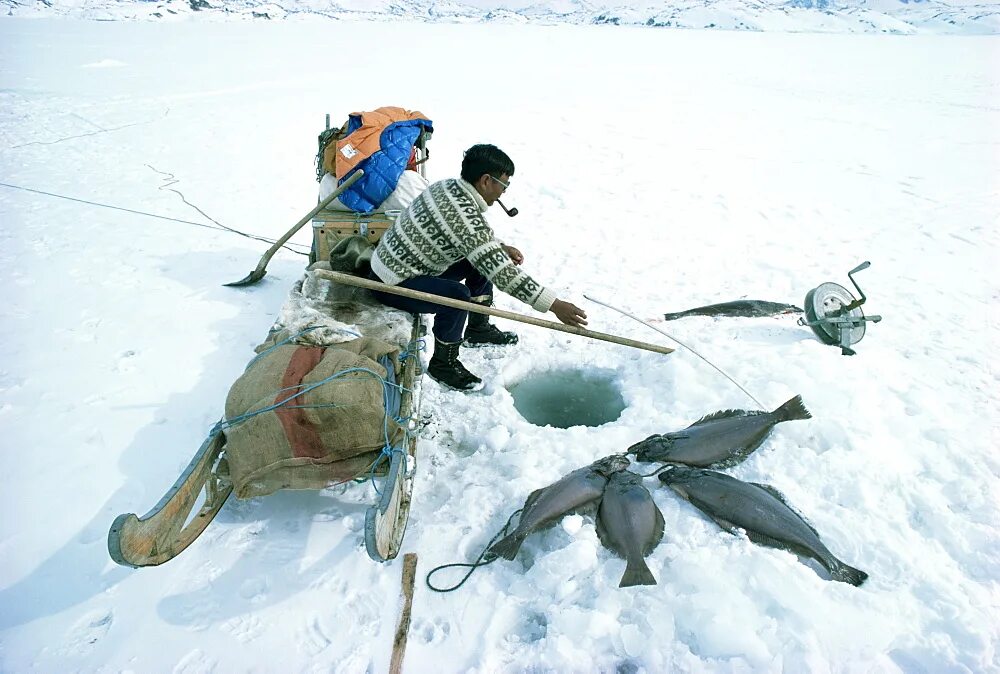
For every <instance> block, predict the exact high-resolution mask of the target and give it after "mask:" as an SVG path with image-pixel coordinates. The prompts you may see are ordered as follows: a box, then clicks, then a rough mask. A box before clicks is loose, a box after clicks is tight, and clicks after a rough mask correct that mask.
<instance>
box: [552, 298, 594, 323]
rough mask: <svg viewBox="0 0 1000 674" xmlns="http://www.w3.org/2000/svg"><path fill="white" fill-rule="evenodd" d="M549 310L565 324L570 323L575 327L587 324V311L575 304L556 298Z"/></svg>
mask: <svg viewBox="0 0 1000 674" xmlns="http://www.w3.org/2000/svg"><path fill="white" fill-rule="evenodd" d="M549 311H551V312H552V313H554V314H555V315H556V318H558V319H559V320H560V321H562V322H563V323H565V324H566V325H572V326H575V327H577V328H582V327H584V326H585V325H587V312H586V311H584V310H583V309H581V308H580V307H578V306H576V305H575V304H570V303H569V302H563V301H562V300H556V301H555V302H553V303H552V307H551V308H550V309H549Z"/></svg>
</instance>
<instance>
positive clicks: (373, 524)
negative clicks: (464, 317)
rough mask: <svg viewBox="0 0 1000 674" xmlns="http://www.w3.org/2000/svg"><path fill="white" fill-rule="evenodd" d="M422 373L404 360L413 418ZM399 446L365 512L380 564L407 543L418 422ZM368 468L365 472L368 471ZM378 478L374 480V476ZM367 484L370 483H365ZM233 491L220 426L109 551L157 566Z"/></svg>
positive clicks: (405, 413) (406, 404)
mask: <svg viewBox="0 0 1000 674" xmlns="http://www.w3.org/2000/svg"><path fill="white" fill-rule="evenodd" d="M420 332H421V330H420V319H419V317H418V318H416V319H415V320H414V322H413V330H412V333H411V339H412V342H413V343H416V340H418V339H419V338H420ZM418 376H419V371H418V357H417V356H416V354H414V355H413V356H411V357H410V358H407V359H406V360H405V361H404V365H403V368H402V372H401V376H400V378H399V380H400V383H401V384H402V386H403V389H402V393H401V396H400V405H399V416H400V418H402V419H411V417H412V416H413V414H414V412H415V401H414V395H413V393H414V391H413V387H414V385H415V384H416V380H417V378H418ZM408 423H409V424H410V428H409V429H408V430H410V431H411V433H408V434H407V435H406V436H404V439H403V440H402V441H401V444H400V446H398V447H394V448H393V452H392V454H391V457H392V458H391V460H390V461H389V465H388V470H386V469H385V467H384V463H385V462H384V461H383V466H381V467H380V468H381V470H379V471H376V474H379V473H381V472H383V471H384V478H382V479H381V482H382V486H381V488H380V497H379V500H378V502H377V503H376V504H375V505H373V506H371V507H370V508H369V509H368V511H367V513H366V515H365V548H366V549H367V551H368V555H369V556H370V557H371V558H372V559H374V560H375V561H377V562H386V561H389V560H390V559H393V558H395V557H396V555H397V554H398V553H399V549H400V546H401V545H402V542H403V534H404V532H405V531H406V522H407V519H408V517H409V514H410V498H411V495H412V493H413V475H414V472H415V469H416V437H415V435H414V434H413V433H412V431H413V425H414V422H413V421H412V419H411V420H410V421H409V422H408ZM368 472H369V471H368V470H367V469H365V470H364V471H363V473H362V475H367V474H368ZM360 476H361V475H359V474H357V473H356V472H354V471H352V472H350V473H345V474H344V475H340V476H336V479H337V480H343V481H348V480H351V479H354V478H357V477H360ZM373 479H374V478H373ZM366 488H368V486H367V485H366ZM232 492H233V484H232V481H231V480H230V478H229V465H228V463H227V461H226V444H225V436H224V435H223V433H222V432H221V431H219V430H216V429H213V432H212V433H211V434H210V435H209V437H208V439H207V440H205V442H204V444H202V446H201V448H200V449H199V450H198V453H197V454H195V456H194V458H193V459H192V460H191V463H190V464H189V465H188V467H187V468H186V469H185V470H184V472H183V473H182V474H181V476H180V477H179V478H178V479H177V482H175V483H174V485H173V486H172V487H171V488H170V489H169V490H168V491H167V493H166V494H164V495H163V498H161V499H160V501H159V503H157V504H156V505H155V506H153V509H152V510H150V511H149V512H148V513H146V514H145V515H143V516H142V517H137V516H136V515H135V514H134V513H127V514H124V515H119V516H118V517H117V518H115V521H114V523H113V524H112V525H111V529H110V531H109V532H108V553H109V554H110V555H111V559H113V560H114V561H115V562H117V563H118V564H121V565H123V566H131V567H140V566H156V565H158V564H162V563H164V562H166V561H169V560H171V559H173V558H174V557H176V556H177V555H179V554H180V553H181V552H183V551H184V550H185V549H186V548H187V547H188V546H189V545H191V543H193V542H194V540H195V539H196V538H198V536H200V535H201V533H202V532H203V531H204V530H205V529H206V528H207V527H208V525H209V524H210V523H211V522H212V520H213V519H214V518H215V516H216V515H217V514H218V513H219V510H220V509H221V508H222V506H223V505H224V504H225V502H226V500H227V499H228V498H229V496H230V494H232Z"/></svg>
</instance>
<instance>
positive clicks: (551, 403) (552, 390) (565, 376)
mask: <svg viewBox="0 0 1000 674" xmlns="http://www.w3.org/2000/svg"><path fill="white" fill-rule="evenodd" d="M508 390H509V391H510V394H511V396H513V398H514V407H515V408H516V409H517V411H518V412H520V413H521V416H522V417H524V418H525V420H527V421H528V422H530V423H532V424H535V425H536V426H554V427H556V428H569V427H571V426H600V425H601V424H606V423H608V422H611V421H615V420H616V419H618V417H620V416H621V413H622V410H624V409H625V400H624V399H623V398H622V395H621V391H620V390H619V389H618V386H617V385H616V383H615V373H614V372H613V371H611V370H550V371H547V372H539V373H537V374H535V375H531V376H529V377H527V378H525V379H522V380H521V381H519V382H517V383H515V384H512V385H511V386H509V387H508Z"/></svg>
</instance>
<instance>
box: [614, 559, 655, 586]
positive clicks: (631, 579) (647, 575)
mask: <svg viewBox="0 0 1000 674" xmlns="http://www.w3.org/2000/svg"><path fill="white" fill-rule="evenodd" d="M634 585H656V578H654V577H653V572H652V571H650V570H649V566H647V564H646V560H645V559H643V558H642V557H640V558H639V559H635V560H632V559H630V560H628V562H627V564H626V565H625V573H624V574H623V575H622V579H621V582H620V583H618V587H632V586H634Z"/></svg>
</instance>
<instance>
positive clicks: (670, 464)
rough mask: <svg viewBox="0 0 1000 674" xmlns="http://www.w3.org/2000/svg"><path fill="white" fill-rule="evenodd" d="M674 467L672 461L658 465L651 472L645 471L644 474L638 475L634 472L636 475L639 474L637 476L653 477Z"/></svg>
mask: <svg viewBox="0 0 1000 674" xmlns="http://www.w3.org/2000/svg"><path fill="white" fill-rule="evenodd" d="M674 467H675V466H674V465H673V464H672V463H668V464H667V465H665V466H660V467H659V468H657V469H656V470H654V471H653V472H652V473H647V474H646V475H640V474H639V473H636V475H639V477H655V476H657V475H659V474H660V473H663V472H665V471H668V470H670V469H671V468H674Z"/></svg>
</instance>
